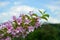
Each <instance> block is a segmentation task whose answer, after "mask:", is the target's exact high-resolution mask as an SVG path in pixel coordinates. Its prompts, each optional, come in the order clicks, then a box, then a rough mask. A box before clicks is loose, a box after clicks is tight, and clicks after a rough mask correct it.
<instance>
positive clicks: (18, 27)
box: [0, 12, 40, 40]
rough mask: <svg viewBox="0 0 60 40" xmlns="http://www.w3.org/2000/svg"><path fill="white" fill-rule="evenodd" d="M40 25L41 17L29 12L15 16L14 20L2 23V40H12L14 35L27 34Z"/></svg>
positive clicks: (23, 35)
mask: <svg viewBox="0 0 60 40" xmlns="http://www.w3.org/2000/svg"><path fill="white" fill-rule="evenodd" d="M39 26H40V17H39V16H38V15H37V14H34V13H32V12H29V14H25V15H24V14H22V15H20V16H19V17H18V18H16V16H13V21H8V22H5V23H2V24H0V40H11V38H13V37H19V36H21V37H23V38H25V36H27V34H29V33H30V32H33V31H34V30H35V29H37V28H38V27H39Z"/></svg>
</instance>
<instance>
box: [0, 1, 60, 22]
mask: <svg viewBox="0 0 60 40" xmlns="http://www.w3.org/2000/svg"><path fill="white" fill-rule="evenodd" d="M38 9H40V10H46V13H48V14H49V15H50V17H49V19H48V22H51V23H60V0H0V23H3V22H5V21H7V20H10V19H11V18H12V16H13V15H16V16H18V15H19V14H20V13H25V12H26V13H28V12H29V11H35V12H37V10H38Z"/></svg>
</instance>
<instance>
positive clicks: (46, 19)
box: [40, 16, 48, 20]
mask: <svg viewBox="0 0 60 40" xmlns="http://www.w3.org/2000/svg"><path fill="white" fill-rule="evenodd" d="M40 18H42V19H45V20H48V19H47V18H46V17H44V16H42V17H40Z"/></svg>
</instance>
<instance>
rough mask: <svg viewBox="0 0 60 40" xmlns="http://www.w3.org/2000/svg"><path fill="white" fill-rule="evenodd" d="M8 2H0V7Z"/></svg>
mask: <svg viewBox="0 0 60 40" xmlns="http://www.w3.org/2000/svg"><path fill="white" fill-rule="evenodd" d="M8 4H9V2H0V7H4V6H7V5H8Z"/></svg>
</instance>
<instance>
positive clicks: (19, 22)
mask: <svg viewBox="0 0 60 40" xmlns="http://www.w3.org/2000/svg"><path fill="white" fill-rule="evenodd" d="M16 21H17V23H18V25H20V24H21V23H22V17H19V18H18V19H17V20H16Z"/></svg>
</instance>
